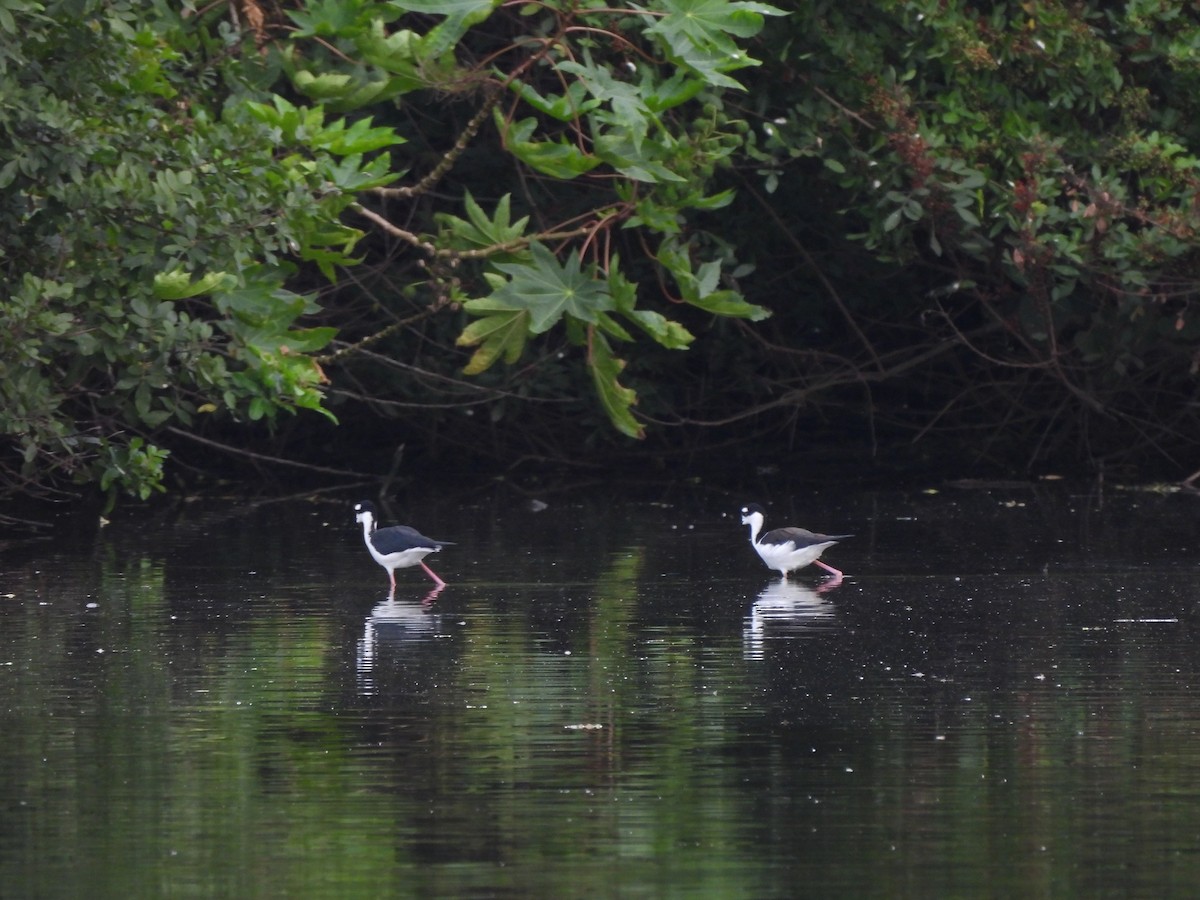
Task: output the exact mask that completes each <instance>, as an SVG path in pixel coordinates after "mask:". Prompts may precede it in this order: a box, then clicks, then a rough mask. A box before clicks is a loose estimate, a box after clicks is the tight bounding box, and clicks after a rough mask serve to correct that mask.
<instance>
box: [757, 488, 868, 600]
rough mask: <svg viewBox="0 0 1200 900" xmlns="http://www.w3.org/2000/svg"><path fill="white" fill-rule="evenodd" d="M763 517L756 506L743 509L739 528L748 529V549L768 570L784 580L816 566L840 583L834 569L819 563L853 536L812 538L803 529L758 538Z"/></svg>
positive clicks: (774, 532) (780, 529)
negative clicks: (794, 573) (742, 526)
mask: <svg viewBox="0 0 1200 900" xmlns="http://www.w3.org/2000/svg"><path fill="white" fill-rule="evenodd" d="M765 517H766V513H765V512H764V511H763V508H762V507H761V506H759V505H758V504H757V503H751V504H749V505H747V506H743V507H742V524H743V525H749V526H750V545H751V546H752V547H754V549H755V550H757V551H758V555H759V556H761V557H762V561H763V562H765V563H766V564H767V566H768V568H771V569H778V570H779V572H780V574H782V575H783V579H784V581H786V580H787V577H788V572H791V571H792V570H793V569H802V568H804V567H805V566H808V565H812V564H813V563H816V564H817V565H818V566H820V567H821V568H822V569H824V570H825V571H827V572H830V573H832V574H833V576H834V578H837V579H840V578H841V577H842V573H841V572H840V571H839V570H837V569H835V568H834V567H833V566H828V565H826V564H825V563H823V562H821V560H820V559H819V557H820V556H821V554H822V553H824V552H825V551H826V550H828V549H829V548H830V547H832V546H833V545H834V544H836V543H837V542H838V541H844V540H845V539H846V538H850V537H854V535H852V534H813V533H812V532H811V531H808V530H807V529H804V528H776V529H775V530H774V531H768V532H767V533H766V534H764V535H763V536H762V537H761V538H760V537H759V536H758V533H759V532H760V531H761V530H762V527H763V520H764V518H765Z"/></svg>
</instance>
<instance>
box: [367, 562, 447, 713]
mask: <svg viewBox="0 0 1200 900" xmlns="http://www.w3.org/2000/svg"><path fill="white" fill-rule="evenodd" d="M444 587H445V585H440V586H438V587H435V588H434V589H433V590H432V591H430V592H429V593H428V594H426V595H425V597H424V599H422V600H421V601H420V602H416V601H413V600H397V599H396V598H395V596H394V595H391V594H389V595H388V596H387V598H386V599H384V600H383V601H381V602H379V603H377V604H376V605H375V607H374V608H373V609H372V610H371V612H370V614H369V615H368V616H367V618H366V620H365V621H364V622H363V635H362V637H361V638H359V639H358V649H357V658H356V660H355V667H356V669H357V673H358V676H357V680H358V690H359V693H360V694H374V693H375V687H376V685H375V666H376V664H377V662H378V660H379V651H380V647H381V646H397V647H398V646H402V645H405V644H411V643H419V642H422V641H427V640H430V639H431V638H434V637H437V635H438V633H439V632H440V631H441V625H442V617H441V614H440V613H436V612H434V601H435V600H436V599H437V595H438V594H440V593H441V592H442V589H443V588H444Z"/></svg>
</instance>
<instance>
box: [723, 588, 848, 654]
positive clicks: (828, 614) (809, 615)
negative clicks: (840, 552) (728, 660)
mask: <svg viewBox="0 0 1200 900" xmlns="http://www.w3.org/2000/svg"><path fill="white" fill-rule="evenodd" d="M840 583H841V579H837V578H830V579H828V580H827V581H825V582H824V583H822V584H821V585H820V586H819V587H817V588H815V589H814V588H807V587H803V586H802V585H799V584H797V583H795V582H793V581H776V582H774V583H772V584H769V585H767V586H766V587H765V588H763V590H762V593H760V594H759V595H758V599H757V600H755V601H754V602H753V603H752V604H751V605H750V614H749V615H748V616H746V621H745V624H744V625H743V627H742V654H743V656H744V657H745V658H747V659H762V657H763V647H764V643H765V641H766V639H767V637H768V634H767V631H768V629H770V630H771V631H773V632H774V631H778V632H782V633H783V634H785V635H787V636H789V637H802V636H804V632H806V631H810V630H811V631H817V630H821V629H825V628H829V627H831V626H832V625H833V624H834V623H835V622H836V619H837V610H836V608H835V607H834V605H833V604H832V603H831V602H830V601H829V600H828V599H826V598H825V597H823V596H822V594H824V593H825V592H827V591H830V590H832V589H833V588H835V587H837V585H838V584H840ZM777 636H783V635H777Z"/></svg>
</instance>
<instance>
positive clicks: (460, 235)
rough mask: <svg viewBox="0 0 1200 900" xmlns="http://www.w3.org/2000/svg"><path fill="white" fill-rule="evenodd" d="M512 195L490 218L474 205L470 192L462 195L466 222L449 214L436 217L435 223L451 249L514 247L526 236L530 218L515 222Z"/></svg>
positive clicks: (503, 199)
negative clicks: (513, 219)
mask: <svg viewBox="0 0 1200 900" xmlns="http://www.w3.org/2000/svg"><path fill="white" fill-rule="evenodd" d="M511 199H512V198H511V195H510V194H505V195H504V196H503V197H501V198H500V200H499V202H497V204H496V209H495V212H494V213H493V214H492V216H490V217H489V216H488V214H487V213H486V212H484V210H483V207H481V206H480V205H479V204H478V203H476V202H475V198H474V197H473V196H471V192H470V191H467V192H466V193H465V194H464V195H463V209H464V210H465V211H466V213H467V218H466V219H460V218H459V217H458V216H452V215H449V214H446V213H441V214H436V215H435V219H436V220H437V222H438V224H439V225H440V226H441V230H442V232H443V235H444V236H445V239H446V240H447V241H448V243H449V245H450V246H451V247H453V248H454V249H455V250H480V249H485V248H491V247H497V246H504V245H511V244H514V243H516V242H518V241H520V240H521V238H522V237H524V235H525V226H526V225H527V224H528V223H529V217H528V216H523V217H522V218H520V219H518V220H517V221H516V222H513V221H511V220H512V208H511Z"/></svg>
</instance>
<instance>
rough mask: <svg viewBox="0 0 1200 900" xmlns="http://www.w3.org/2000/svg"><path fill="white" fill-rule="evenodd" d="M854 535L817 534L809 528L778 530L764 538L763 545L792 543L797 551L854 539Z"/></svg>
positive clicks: (769, 532) (770, 532)
mask: <svg viewBox="0 0 1200 900" xmlns="http://www.w3.org/2000/svg"><path fill="white" fill-rule="evenodd" d="M852 537H854V535H852V534H816V533H814V532H811V531H809V530H808V529H807V528H776V529H775V530H774V531H768V532H767V533H766V534H764V535H763V536H762V539H761V543H763V544H786V543H787V542H788V541H791V542H792V543H794V544H795V545H796V549H797V550H799V549H800V548H801V547H811V546H813V545H814V544H828V543H829V542H831V541H835V542H836V541H844V540H845V539H846V538H852Z"/></svg>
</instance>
